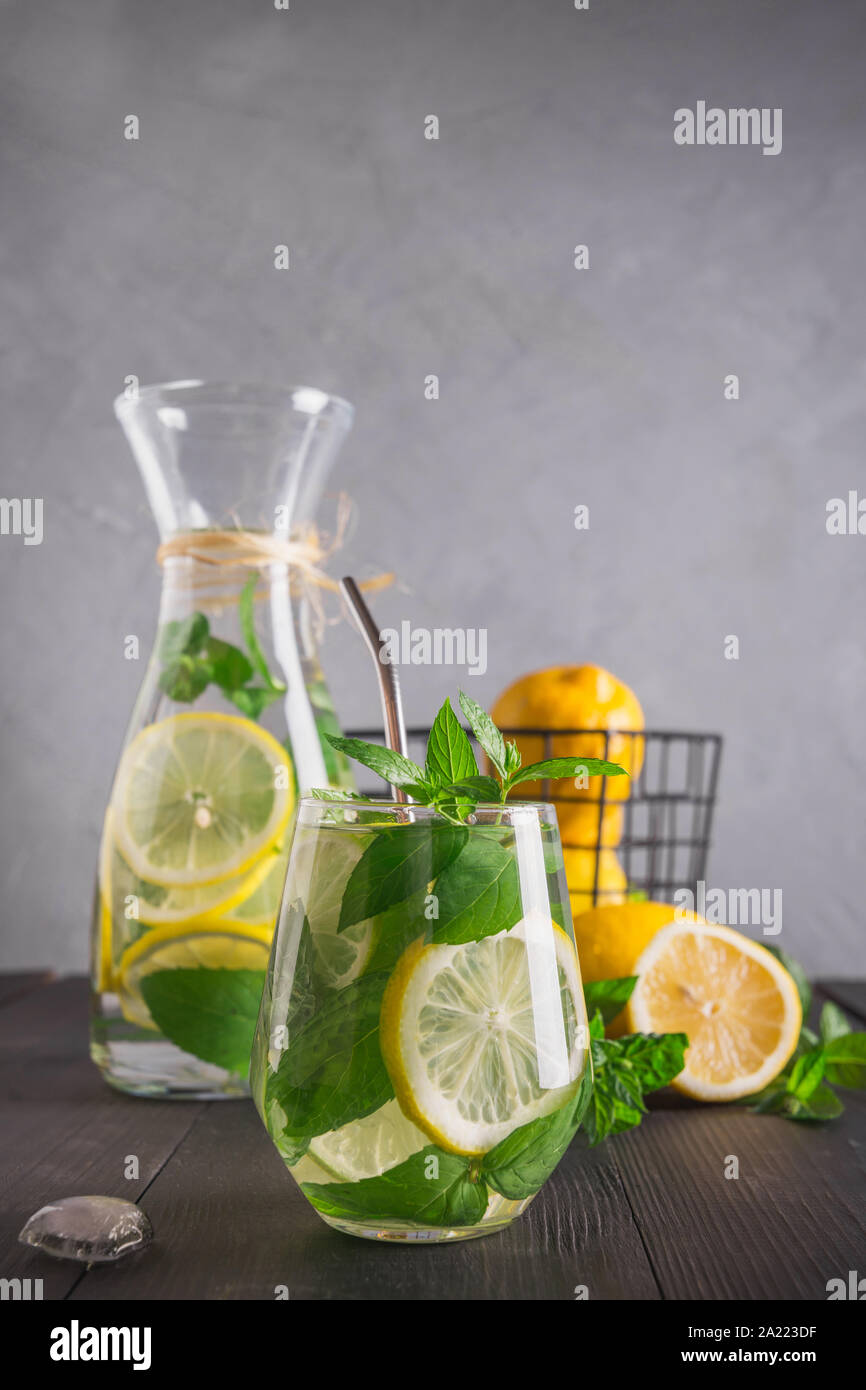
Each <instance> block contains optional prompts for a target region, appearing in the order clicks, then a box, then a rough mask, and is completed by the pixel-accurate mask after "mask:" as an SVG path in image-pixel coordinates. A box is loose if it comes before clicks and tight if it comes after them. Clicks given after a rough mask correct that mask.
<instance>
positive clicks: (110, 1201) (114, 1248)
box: [18, 1197, 153, 1265]
mask: <svg viewBox="0 0 866 1390" xmlns="http://www.w3.org/2000/svg"><path fill="white" fill-rule="evenodd" d="M18 1239H19V1240H20V1241H21V1243H22V1244H23V1245H32V1246H34V1247H35V1249H37V1250H44V1252H45V1254H46V1255H55V1256H56V1257H57V1258H58V1259H59V1260H80V1261H81V1263H82V1264H88V1265H90V1264H108V1263H109V1262H110V1261H111V1260H119V1259H120V1258H121V1257H122V1256H123V1255H130V1254H132V1253H133V1251H135V1250H144V1248H145V1246H147V1245H149V1244H150V1242H151V1240H152V1239H153V1227H152V1226H151V1224H150V1219H149V1218H148V1217H147V1216H145V1214H144V1212H143V1211H142V1210H141V1207H137V1206H136V1205H135V1203H134V1202H124V1201H122V1200H121V1198H119V1197H60V1198H58V1200H57V1201H56V1202H49V1203H48V1205H47V1206H44V1207H40V1208H39V1210H38V1211H35V1212H34V1213H33V1215H32V1216H31V1217H30V1219H29V1220H28V1221H27V1222H25V1224H24V1227H23V1229H22V1231H21V1234H20V1235H19V1237H18Z"/></svg>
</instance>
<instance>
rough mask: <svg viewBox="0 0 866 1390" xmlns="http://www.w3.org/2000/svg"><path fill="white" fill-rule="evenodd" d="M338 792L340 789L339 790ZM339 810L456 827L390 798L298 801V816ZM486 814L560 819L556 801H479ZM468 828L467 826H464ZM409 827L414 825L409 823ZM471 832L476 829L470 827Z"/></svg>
mask: <svg viewBox="0 0 866 1390" xmlns="http://www.w3.org/2000/svg"><path fill="white" fill-rule="evenodd" d="M335 790H336V788H335ZM337 808H340V809H344V810H347V811H394V812H397V811H399V812H400V813H401V814H402V815H405V814H406V812H407V811H410V812H412V813H413V814H414V815H415V816H416V817H418V818H421V819H423V820H441V821H443V822H446V823H447V824H448V825H453V824H454V821H453V820H452V819H451V818H450V817H448V816H444V815H443V814H442V812H441V811H437V810H436V808H435V806H424V805H422V804H419V803H418V802H414V801H393V800H392V799H391V798H390V797H384V796H383V797H376V796H369V797H366V796H365V797H357V796H353V797H351V798H348V797H347V799H346V800H345V801H338V800H333V801H332V800H326V799H324V798H323V797H319V796H301V797H299V798H298V816H299V817H300V814H301V812H302V811H306V810H313V809H319V810H322V811H327V810H335V809H337ZM479 811H482V812H485V813H486V814H488V815H503V814H505V815H508V814H509V813H510V812H512V811H529V812H531V813H532V815H533V816H534V817H536V818H540V817H541V815H542V813H544V812H546V813H547V814H548V815H549V816H551V817H553V818H554V819H555V818H556V807H555V805H554V804H553V802H552V801H479V802H477V803H475V804H473V806H472V812H471V813H472V814H473V815H474V814H476V813H477V812H479ZM462 823H463V824H466V822H462ZM406 824H407V825H410V824H412V822H411V821H410V820H408V819H407V821H406ZM467 829H468V830H471V829H472V826H471V825H467Z"/></svg>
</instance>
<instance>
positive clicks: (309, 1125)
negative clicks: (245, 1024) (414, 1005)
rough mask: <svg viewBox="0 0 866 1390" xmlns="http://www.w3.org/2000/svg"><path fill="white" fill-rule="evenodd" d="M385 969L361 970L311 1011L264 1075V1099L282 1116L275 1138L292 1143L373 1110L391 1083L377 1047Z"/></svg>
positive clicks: (388, 1094) (390, 1092) (386, 1095)
mask: <svg viewBox="0 0 866 1390" xmlns="http://www.w3.org/2000/svg"><path fill="white" fill-rule="evenodd" d="M387 979H388V977H387V975H386V974H385V973H380V974H378V975H362V976H361V977H360V979H358V980H354V981H353V982H352V984H350V985H347V986H346V987H345V989H341V990H339V991H338V992H337V993H336V994H334V995H332V997H331V998H330V999H329V1000H328V1002H327V1003H326V1004H325V1005H324V1006H323V1007H321V1008H319V1010H318V1011H317V1012H316V1013H315V1014H313V1016H312V1018H311V1019H310V1020H309V1022H308V1023H307V1024H306V1025H305V1026H304V1027H303V1028H302V1029H301V1031H300V1032H299V1033H298V1034H297V1035H296V1036H295V1037H294V1038H293V1039H292V1041H291V1042H290V1044H289V1046H288V1047H287V1049H286V1050H285V1051H284V1052H283V1054H282V1056H281V1058H280V1063H279V1066H278V1067H277V1070H276V1072H275V1073H273V1074H272V1075H271V1076H270V1077H269V1079H268V1102H269V1104H270V1103H271V1102H276V1103H277V1104H278V1105H279V1106H280V1109H281V1111H282V1113H283V1115H284V1116H285V1126H284V1130H283V1135H282V1139H281V1142H284V1143H286V1142H291V1143H293V1144H294V1145H295V1146H299V1145H301V1144H303V1142H304V1141H305V1140H307V1139H309V1138H312V1137H313V1136H314V1135H316V1134H324V1133H326V1132H327V1131H328V1130H331V1129H339V1128H340V1126H341V1125H345V1124H348V1123H349V1122H350V1120H360V1119H362V1118H363V1116H364V1115H369V1114H371V1113H372V1112H373V1111H374V1110H378V1109H379V1107H380V1106H382V1105H384V1104H385V1103H386V1101H389V1100H391V1099H392V1097H393V1095H394V1088H393V1086H392V1085H391V1079H390V1077H389V1076H388V1073H387V1071H386V1069H385V1063H384V1062H383V1060H382V1053H381V1051H380V1049H379V1010H380V1008H381V1004H382V994H383V992H384V989H385V985H386V983H387Z"/></svg>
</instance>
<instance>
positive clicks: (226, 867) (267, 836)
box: [112, 713, 294, 889]
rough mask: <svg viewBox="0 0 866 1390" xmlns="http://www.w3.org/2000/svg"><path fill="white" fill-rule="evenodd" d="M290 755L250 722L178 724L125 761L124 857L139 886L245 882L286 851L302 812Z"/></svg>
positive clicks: (147, 734)
mask: <svg viewBox="0 0 866 1390" xmlns="http://www.w3.org/2000/svg"><path fill="white" fill-rule="evenodd" d="M292 787H293V777H292V773H291V767H290V759H289V755H288V753H287V752H286V750H285V748H283V747H282V746H281V745H280V744H279V743H277V740H276V739H275V738H273V737H272V735H271V734H269V733H267V732H266V731H265V730H264V729H260V728H259V727H258V725H257V724H254V723H253V722H252V721H251V720H249V719H242V718H240V717H239V716H236V715H230V714H211V713H203V714H192V713H190V714H175V715H172V716H171V717H170V718H168V719H162V720H160V721H159V723H156V724H149V725H148V726H147V728H145V729H142V731H141V733H140V734H138V735H137V737H136V738H134V739H133V741H132V743H130V745H129V747H128V748H127V749H126V752H125V753H124V755H123V757H122V758H121V760H120V766H119V768H118V770H117V778H116V780H115V784H114V793H113V797H112V805H113V812H114V833H115V837H116V839H117V844H118V847H119V849H120V851H121V853H122V854H123V857H124V859H125V860H126V862H127V863H128V864H129V866H130V868H131V869H132V870H133V872H134V873H135V874H137V875H138V876H139V878H142V879H146V880H147V882H148V883H153V884H157V885H159V886H160V887H163V888H187V889H189V888H200V887H202V886H203V885H205V884H213V883H220V882H222V881H223V880H225V879H229V878H237V877H239V876H242V875H243V874H245V873H247V872H248V870H249V869H251V868H252V866H253V865H254V864H255V863H256V862H257V861H258V860H259V859H260V858H261V857H262V855H264V854H265V853H266V852H267V851H268V850H269V849H270V848H271V847H272V846H274V845H275V844H277V843H279V842H280V841H281V839H282V836H283V834H284V831H285V828H286V824H287V822H288V819H289V816H290V814H291V811H292V806H293V804H294V791H293V789H292Z"/></svg>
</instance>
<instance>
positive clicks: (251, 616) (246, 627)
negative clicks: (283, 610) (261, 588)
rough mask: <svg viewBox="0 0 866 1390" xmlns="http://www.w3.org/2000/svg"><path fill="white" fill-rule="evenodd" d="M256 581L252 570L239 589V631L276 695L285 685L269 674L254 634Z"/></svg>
mask: <svg viewBox="0 0 866 1390" xmlns="http://www.w3.org/2000/svg"><path fill="white" fill-rule="evenodd" d="M258 582H259V576H258V573H257V572H256V571H255V570H254V571H253V573H252V574H251V575H250V577H249V579H248V580H247V582H246V584H245V585H244V587H243V589H242V590H241V596H240V598H239V599H238V617H239V619H240V624H241V632H242V633H243V637H244V641H245V642H246V644H247V651H248V652H249V654H250V660H251V662H252V664H253V666H254V667H255V669H256V670H257V671H258V673H259V675H260V676H261V678H262V680H263V681H264V683H265V685H266V686H267V688H268V689H269V690H272V691H274V692H275V693H276V694H277V695H284V694H285V690H286V687H285V685H284V684H283V682H282V681H278V680H275V679H274V677H273V676H272V675H271V672H270V668H269V666H268V663H267V661H266V660H265V654H264V652H263V651H262V648H261V645H260V643H259V639H258V636H257V634H256V618H255V595H256V585H257V584H258Z"/></svg>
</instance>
